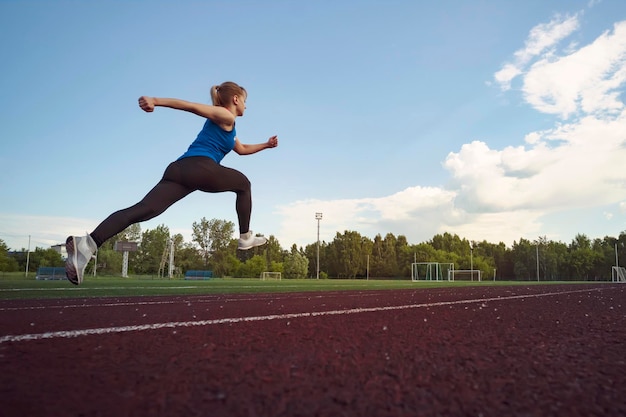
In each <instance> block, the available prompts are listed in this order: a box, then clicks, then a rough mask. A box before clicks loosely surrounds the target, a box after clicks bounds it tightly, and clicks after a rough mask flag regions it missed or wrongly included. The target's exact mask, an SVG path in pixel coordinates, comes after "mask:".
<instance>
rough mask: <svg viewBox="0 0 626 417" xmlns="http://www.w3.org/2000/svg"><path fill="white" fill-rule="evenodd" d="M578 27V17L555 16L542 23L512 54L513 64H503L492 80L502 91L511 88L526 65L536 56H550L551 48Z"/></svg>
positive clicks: (531, 31) (533, 29) (532, 30)
mask: <svg viewBox="0 0 626 417" xmlns="http://www.w3.org/2000/svg"><path fill="white" fill-rule="evenodd" d="M578 27H579V23H578V15H574V16H556V17H555V18H554V19H553V20H551V21H550V22H549V23H542V24H539V25H537V26H535V27H534V28H532V29H531V30H530V33H529V35H528V39H527V40H526V42H525V45H524V48H522V49H520V50H518V51H516V52H515V53H514V57H515V60H514V62H512V63H511V62H508V63H505V64H504V65H503V66H502V69H501V70H500V71H498V72H496V73H495V75H494V78H495V80H496V82H497V83H498V85H499V86H500V88H501V89H502V90H503V91H506V90H509V89H510V88H511V81H513V79H514V78H516V77H517V76H519V75H521V74H523V72H524V70H525V68H526V66H527V65H528V63H529V62H530V61H531V60H532V59H533V58H534V57H536V56H538V55H540V54H542V53H545V54H548V55H549V54H550V53H551V52H552V48H553V47H554V46H555V45H556V44H558V43H559V42H560V41H561V40H563V39H564V38H566V37H567V36H569V35H570V34H572V33H573V32H574V31H575V30H577V29H578Z"/></svg>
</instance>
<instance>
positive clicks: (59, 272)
mask: <svg viewBox="0 0 626 417" xmlns="http://www.w3.org/2000/svg"><path fill="white" fill-rule="evenodd" d="M65 278H66V276H65V267H63V266H40V267H39V268H37V276H36V277H35V279H38V280H52V279H65Z"/></svg>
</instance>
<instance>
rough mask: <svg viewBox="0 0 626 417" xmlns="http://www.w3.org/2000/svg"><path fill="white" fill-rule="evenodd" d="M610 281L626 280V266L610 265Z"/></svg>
mask: <svg viewBox="0 0 626 417" xmlns="http://www.w3.org/2000/svg"><path fill="white" fill-rule="evenodd" d="M611 282H626V268H624V267H623V266H614V267H612V268H611Z"/></svg>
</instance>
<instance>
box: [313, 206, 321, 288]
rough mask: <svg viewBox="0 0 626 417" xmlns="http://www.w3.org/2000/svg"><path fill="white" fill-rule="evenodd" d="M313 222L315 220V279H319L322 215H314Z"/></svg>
mask: <svg viewBox="0 0 626 417" xmlns="http://www.w3.org/2000/svg"><path fill="white" fill-rule="evenodd" d="M315 220H317V279H320V220H322V213H315Z"/></svg>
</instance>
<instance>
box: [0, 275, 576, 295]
mask: <svg viewBox="0 0 626 417" xmlns="http://www.w3.org/2000/svg"><path fill="white" fill-rule="evenodd" d="M564 283H566V282H563V281H550V282H536V281H482V282H476V281H474V282H471V281H456V282H448V281H421V282H412V281H411V280H408V279H405V280H377V279H370V280H364V279H357V280H347V279H326V280H316V279H284V280H282V281H261V280H259V279H248V278H214V279H210V280H205V281H185V280H182V279H173V280H169V279H145V278H144V279H141V278H140V277H130V278H120V277H97V278H94V277H87V278H86V279H85V282H84V283H83V284H82V285H80V286H74V285H72V284H70V283H69V282H68V281H65V280H64V281H37V280H35V279H34V278H32V277H31V278H24V277H23V275H22V276H21V277H20V276H19V275H17V274H16V275H13V274H10V275H4V276H2V277H0V300H9V299H26V298H30V299H33V298H68V297H127V296H153V295H187V294H194V295H202V294H232V293H264V292H304V291H342V290H353V291H354V290H361V291H365V290H381V289H389V290H392V289H416V288H434V287H464V286H469V285H474V286H477V285H482V286H490V285H536V284H564ZM567 283H569V284H575V283H573V282H567ZM576 283H578V284H581V283H582V284H584V283H585V282H576Z"/></svg>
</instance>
